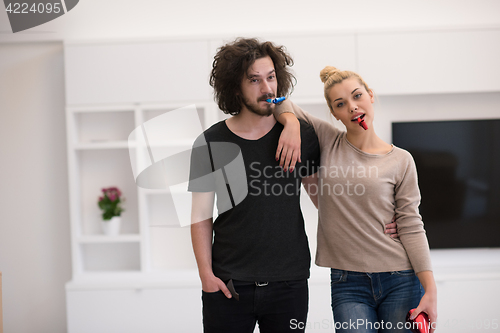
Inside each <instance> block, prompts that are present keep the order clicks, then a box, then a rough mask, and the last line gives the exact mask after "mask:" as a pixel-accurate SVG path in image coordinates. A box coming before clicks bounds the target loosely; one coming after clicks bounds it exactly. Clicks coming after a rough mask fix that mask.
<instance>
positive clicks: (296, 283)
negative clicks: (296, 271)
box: [285, 279, 307, 289]
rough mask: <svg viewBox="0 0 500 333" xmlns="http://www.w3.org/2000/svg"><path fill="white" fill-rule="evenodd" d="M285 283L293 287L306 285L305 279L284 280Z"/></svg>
mask: <svg viewBox="0 0 500 333" xmlns="http://www.w3.org/2000/svg"><path fill="white" fill-rule="evenodd" d="M285 285H286V286H287V287H289V288H293V289H298V288H303V287H307V279H301V280H290V281H285Z"/></svg>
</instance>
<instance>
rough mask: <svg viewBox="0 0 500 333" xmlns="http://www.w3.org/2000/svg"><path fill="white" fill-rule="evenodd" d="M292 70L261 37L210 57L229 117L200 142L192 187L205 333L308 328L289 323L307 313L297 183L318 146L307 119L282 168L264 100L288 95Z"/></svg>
mask: <svg viewBox="0 0 500 333" xmlns="http://www.w3.org/2000/svg"><path fill="white" fill-rule="evenodd" d="M292 63H293V61H292V59H291V57H290V56H289V55H288V54H287V53H286V52H285V51H284V49H283V48H282V47H276V46H274V45H273V44H272V43H270V42H264V43H261V42H259V41H257V40H255V39H237V40H236V41H234V42H233V43H229V44H227V45H224V46H222V47H221V48H220V49H219V50H218V52H217V54H216V56H215V59H214V63H213V69H212V73H211V77H210V84H211V86H212V87H213V88H214V94H215V98H216V101H217V102H218V105H219V108H220V109H221V110H222V111H223V112H225V113H228V114H231V115H233V116H232V117H231V118H229V119H227V120H226V121H222V122H219V123H217V124H215V125H213V126H212V127H210V128H209V129H208V130H206V131H205V132H204V133H203V135H201V136H200V137H199V138H198V139H197V141H196V142H195V144H194V148H193V154H192V160H191V175H190V183H189V191H191V192H193V193H192V195H193V197H192V198H193V200H192V225H191V236H192V242H193V250H194V253H195V257H196V261H197V264H198V270H199V275H200V279H201V283H202V290H203V291H202V301H203V326H204V331H205V332H217V333H221V332H232V333H233V332H238V333H245V332H249V333H250V332H253V330H254V328H255V324H256V322H258V323H259V328H260V331H261V332H272V333H279V332H303V331H304V330H300V329H296V327H294V326H292V325H291V322H292V320H295V322H303V323H305V322H306V318H307V311H308V286H307V279H308V277H309V268H310V253H309V247H308V242H307V236H306V233H305V230H304V219H303V217H302V212H301V210H300V184H301V180H302V178H303V177H308V176H311V175H313V174H314V173H315V172H316V167H317V166H318V165H319V144H318V139H317V137H316V135H315V133H314V130H313V129H312V127H311V126H310V125H307V124H306V123H304V122H301V124H300V125H301V126H300V130H301V147H300V148H301V151H302V156H301V157H299V156H285V155H287V152H286V151H285V150H284V151H282V152H281V162H282V164H283V160H284V159H285V157H286V160H287V161H292V164H286V163H285V167H284V168H281V167H280V166H279V163H280V162H279V161H278V159H279V158H277V157H276V148H277V147H278V142H279V140H280V135H281V132H282V129H283V126H282V125H281V124H279V123H277V122H276V120H275V119H274V117H273V116H272V110H273V108H274V104H272V103H270V102H268V101H266V100H267V99H273V98H275V97H281V96H286V95H287V94H288V93H289V92H290V90H291V88H292V86H293V79H294V78H293V76H292V74H291V73H290V72H289V66H291V65H292ZM238 161H240V162H238ZM296 161H297V164H296V165H295V162H296ZM238 163H240V164H241V167H240V168H238V165H239V164H238ZM242 183H243V185H244V186H241V185H242ZM215 193H217V208H218V210H219V212H218V216H217V218H216V220H215V221H213V218H212V217H211V216H212V215H211V213H212V211H213V205H214V198H215ZM293 328H295V329H293Z"/></svg>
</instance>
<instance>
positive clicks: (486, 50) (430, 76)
mask: <svg viewBox="0 0 500 333" xmlns="http://www.w3.org/2000/svg"><path fill="white" fill-rule="evenodd" d="M499 40H500V30H498V29H495V30H477V31H465V30H463V31H429V32H401V33H360V34H359V36H358V51H357V54H358V58H359V63H358V65H359V67H358V71H359V73H360V74H361V75H362V76H363V78H364V79H365V80H366V82H368V84H370V85H371V88H372V89H373V90H374V91H375V93H377V94H379V95H401V94H435V93H441V94H442V93H461V92H489V91H499V90H500V81H499V80H498V77H500V62H498V59H500V47H499V46H498V41H499Z"/></svg>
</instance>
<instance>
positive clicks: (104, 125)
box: [73, 110, 135, 145]
mask: <svg viewBox="0 0 500 333" xmlns="http://www.w3.org/2000/svg"><path fill="white" fill-rule="evenodd" d="M73 116H74V117H75V119H74V120H75V128H76V138H75V139H76V144H77V145H78V144H105V143H108V142H113V141H127V140H128V138H129V135H130V133H132V131H133V130H134V128H135V114H134V111H133V110H127V111H105V112H81V113H73Z"/></svg>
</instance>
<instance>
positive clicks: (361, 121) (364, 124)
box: [356, 117, 368, 130]
mask: <svg viewBox="0 0 500 333" xmlns="http://www.w3.org/2000/svg"><path fill="white" fill-rule="evenodd" d="M356 120H357V122H358V124H359V126H361V127H363V128H364V129H365V130H367V129H368V126H367V125H366V123H365V120H364V119H362V118H361V117H359V118H358V119H356Z"/></svg>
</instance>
